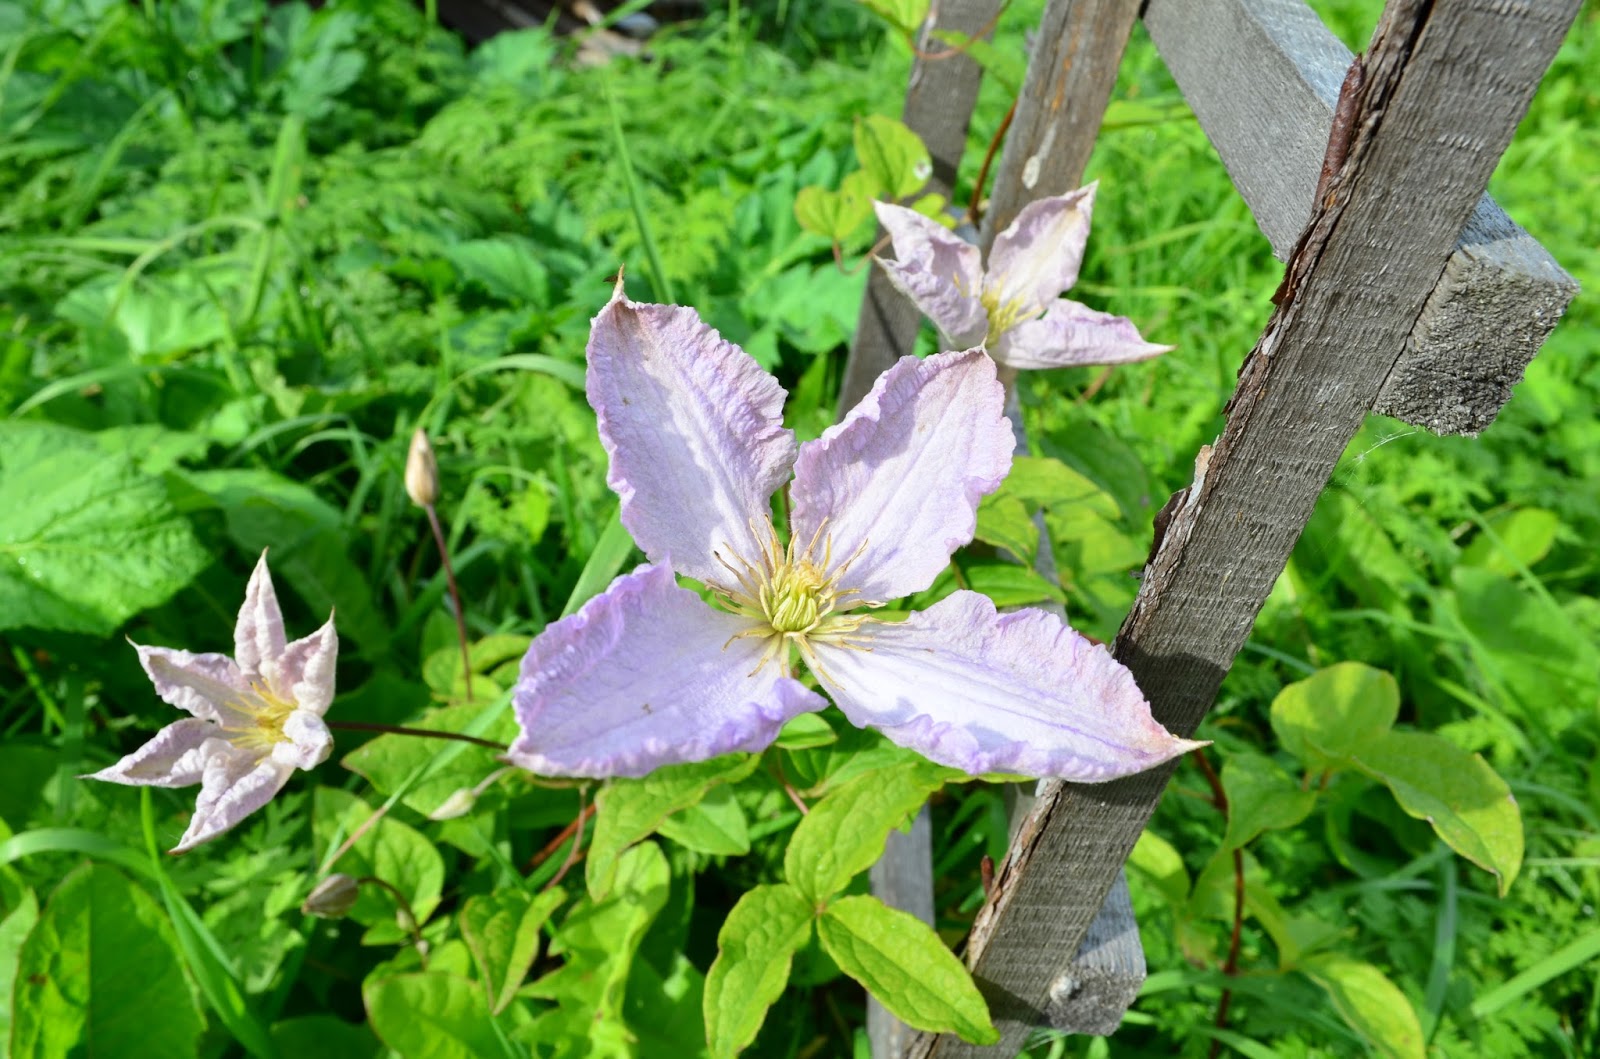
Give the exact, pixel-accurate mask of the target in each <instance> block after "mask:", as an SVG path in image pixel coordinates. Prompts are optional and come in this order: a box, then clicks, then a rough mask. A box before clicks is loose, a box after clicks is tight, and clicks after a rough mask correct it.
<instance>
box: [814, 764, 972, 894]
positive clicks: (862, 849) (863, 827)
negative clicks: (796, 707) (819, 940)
mask: <svg viewBox="0 0 1600 1059" xmlns="http://www.w3.org/2000/svg"><path fill="white" fill-rule="evenodd" d="M961 775H963V773H960V772H957V771H956V770H954V769H947V768H942V767H941V766H938V765H934V764H931V763H929V762H926V761H918V762H915V763H912V764H907V765H901V766H897V767H895V768H889V769H878V770H876V771H874V772H868V773H866V774H864V775H861V776H857V777H856V778H855V779H853V780H851V781H850V782H849V783H846V784H844V785H843V786H841V787H839V788H838V789H836V790H834V791H832V792H830V793H829V794H828V795H827V797H825V798H823V799H822V800H821V801H820V802H818V803H817V804H815V805H813V806H812V807H811V812H810V813H808V814H806V816H805V817H804V818H803V819H802V820H801V821H800V823H799V824H798V825H797V826H796V827H795V829H794V834H793V835H792V836H791V837H790V839H789V848H788V850H787V851H786V852H785V853H784V856H783V873H784V877H785V878H787V879H788V880H789V882H790V883H791V884H793V885H794V886H795V887H796V888H797V889H799V891H800V892H801V893H802V894H805V895H806V897H807V898H809V899H810V900H812V901H817V902H821V901H825V900H827V899H828V898H829V897H831V896H832V895H834V894H836V893H838V892H839V891H840V890H843V889H844V888H845V886H846V885H847V884H849V882H850V880H851V879H853V878H855V877H856V875H858V874H860V873H861V872H864V871H866V870H867V869H868V868H870V867H871V866H872V864H873V863H874V862H875V861H876V860H877V859H878V858H879V857H881V856H882V855H883V845H884V843H885V842H886V841H887V840H888V838H889V831H890V830H891V829H892V828H896V827H899V826H900V825H901V824H903V823H905V822H906V820H907V819H909V818H910V816H911V815H912V814H913V813H915V812H916V811H917V810H918V809H920V808H921V807H922V803H923V802H925V801H927V800H928V795H930V794H932V793H933V792H934V791H936V790H938V789H939V788H940V787H942V786H944V785H945V783H946V782H948V781H949V780H950V779H953V778H955V777H959V776H961Z"/></svg>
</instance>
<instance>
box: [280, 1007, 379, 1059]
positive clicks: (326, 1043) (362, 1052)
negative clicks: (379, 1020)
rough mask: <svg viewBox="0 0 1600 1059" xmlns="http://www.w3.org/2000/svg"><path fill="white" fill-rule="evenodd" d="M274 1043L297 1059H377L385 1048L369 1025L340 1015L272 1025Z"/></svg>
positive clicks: (319, 1016)
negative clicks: (348, 1019)
mask: <svg viewBox="0 0 1600 1059" xmlns="http://www.w3.org/2000/svg"><path fill="white" fill-rule="evenodd" d="M272 1043H273V1044H274V1045H275V1046H277V1049H278V1053H279V1054H280V1055H286V1056H287V1055H292V1056H294V1059H375V1057H376V1056H377V1054H378V1052H379V1051H380V1050H382V1048H383V1046H382V1045H381V1044H379V1043H378V1039H377V1038H376V1037H374V1036H373V1035H372V1030H371V1029H370V1028H368V1027H367V1026H365V1025H362V1024H359V1023H353V1022H346V1021H345V1020H344V1019H342V1018H340V1017H339V1016H337V1015H300V1016H297V1017H295V1018H292V1019H284V1020H283V1021H282V1022H275V1023H273V1024H272Z"/></svg>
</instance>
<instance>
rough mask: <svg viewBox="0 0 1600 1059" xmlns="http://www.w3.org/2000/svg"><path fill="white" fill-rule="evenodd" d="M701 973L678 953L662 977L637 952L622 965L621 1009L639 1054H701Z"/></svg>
mask: <svg viewBox="0 0 1600 1059" xmlns="http://www.w3.org/2000/svg"><path fill="white" fill-rule="evenodd" d="M705 985H706V977H705V975H703V974H701V973H700V970H699V968H697V967H695V965H694V964H693V963H692V962H691V961H690V960H689V958H688V957H687V956H685V955H684V954H683V953H681V952H675V953H673V954H672V956H671V963H670V965H669V970H668V971H667V973H666V974H665V975H664V976H663V975H662V974H661V973H660V972H659V971H657V970H656V968H655V964H653V963H651V962H650V960H648V959H646V958H645V957H644V956H643V955H642V954H641V955H640V956H639V957H638V958H636V959H635V960H634V961H633V963H632V964H631V966H629V968H628V991H627V995H626V996H625V998H624V999H623V1007H622V1010H623V1014H624V1016H625V1017H626V1019H627V1023H628V1028H629V1029H630V1030H632V1031H633V1033H634V1036H635V1037H637V1038H638V1054H639V1055H641V1056H655V1055H660V1056H672V1057H673V1059H680V1057H681V1059H702V1057H704V1056H707V1055H709V1054H710V1052H709V1050H708V1047H707V1044H706V1023H705V1015H704V1010H705Z"/></svg>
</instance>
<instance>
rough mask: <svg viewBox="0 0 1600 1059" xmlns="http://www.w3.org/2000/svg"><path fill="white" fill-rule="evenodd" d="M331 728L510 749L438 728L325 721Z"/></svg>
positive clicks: (491, 741) (488, 740) (486, 740)
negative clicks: (449, 740) (447, 740)
mask: <svg viewBox="0 0 1600 1059" xmlns="http://www.w3.org/2000/svg"><path fill="white" fill-rule="evenodd" d="M324 723H325V724H326V725H327V726H328V727H329V728H342V729H345V730H346V731H350V732H383V733H385V734H388V735H413V736H417V737H419V738H421V739H454V740H455V741H456V742H458V743H471V744H472V745H473V746H484V747H488V748H489V749H490V750H498V751H500V753H502V754H504V753H505V752H506V750H508V749H509V748H508V747H507V746H506V745H505V744H504V743H497V742H495V741H494V740H493V739H479V738H478V737H477V736H475V735H466V734H464V733H462V732H442V731H440V730H439V729H437V728H407V727H406V726H405V725H400V724H379V723H378V722H376V721H324Z"/></svg>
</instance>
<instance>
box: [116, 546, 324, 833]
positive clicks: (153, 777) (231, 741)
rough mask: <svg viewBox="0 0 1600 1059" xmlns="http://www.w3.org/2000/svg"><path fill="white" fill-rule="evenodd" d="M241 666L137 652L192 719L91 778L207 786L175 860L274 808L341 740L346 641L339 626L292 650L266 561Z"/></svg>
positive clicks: (242, 621) (244, 626)
mask: <svg viewBox="0 0 1600 1059" xmlns="http://www.w3.org/2000/svg"><path fill="white" fill-rule="evenodd" d="M233 641H234V657H232V658H229V657H228V656H227V655H221V654H192V653H191V652H189V651H179V650H174V649H172V648H169V647H144V646H141V645H139V644H134V647H135V648H136V649H137V650H138V652H139V663H140V664H141V665H143V666H144V671H145V672H146V673H148V674H149V675H150V679H151V681H152V682H154V684H155V688H156V694H158V695H160V696H161V698H162V699H164V700H165V701H167V702H169V703H171V704H172V705H173V706H176V707H178V709H180V710H183V711H184V712H186V713H189V714H191V715H192V716H189V717H186V718H184V719H183V720H181V721H175V722H173V723H172V724H169V725H167V726H166V727H165V728H163V729H161V731H159V732H157V733H156V734H155V737H154V738H153V739H151V740H150V741H149V742H148V743H146V744H145V745H144V746H142V747H140V748H139V749H138V750H135V751H134V752H133V753H131V754H129V755H128V756H127V757H125V758H123V759H122V760H121V761H119V762H117V763H116V764H115V765H112V766H111V767H110V768H105V769H101V770H100V771H99V772H96V773H93V774H92V775H89V776H87V777H85V778H86V779H95V780H106V781H108V782H111V783H127V784H132V785H135V786H143V787H187V786H190V785H191V784H195V783H198V784H200V797H199V800H198V802H197V803H196V805H195V810H194V816H193V818H192V819H191V820H190V821H189V828H188V830H187V831H185V832H184V834H183V838H182V839H180V840H179V842H178V844H177V845H176V846H175V847H173V849H172V852H173V853H186V852H188V851H189V850H191V849H193V848H194V847H195V846H198V845H199V844H200V843H202V842H205V841H208V840H210V839H213V838H215V837H217V836H218V835H220V834H222V832H224V831H226V830H228V829H229V828H231V827H233V826H234V825H235V824H237V823H238V822H239V821H240V820H243V819H244V818H245V817H246V816H248V815H250V814H251V813H253V812H255V811H256V810H257V809H259V808H261V807H262V806H263V805H266V804H267V802H269V801H271V800H272V796H273V795H275V794H277V793H278V791H280V790H281V789H283V785H284V784H285V783H287V782H288V780H289V776H290V774H291V773H293V772H294V770H295V769H297V768H298V769H311V768H315V767H316V766H318V765H320V764H321V763H322V762H324V761H326V760H327V758H328V754H329V753H331V752H332V750H333V737H332V736H331V735H330V734H329V732H328V726H327V725H326V724H325V723H324V722H323V720H322V715H323V714H324V713H326V712H327V709H328V704H329V703H331V702H332V701H333V676H334V663H335V661H336V659H337V657H338V653H339V637H338V634H337V633H335V632H334V629H333V617H332V615H330V616H329V617H328V621H327V624H325V625H323V626H322V628H320V629H318V630H317V631H316V632H314V633H312V634H311V635H310V636H307V637H305V638H304V639H300V640H296V641H295V642H294V643H288V642H286V638H285V636H284V631H283V612H282V611H281V610H280V609H279V607H278V597H277V593H276V592H274V591H273V588H272V575H271V574H270V573H268V571H267V556H266V553H265V552H263V553H262V554H261V559H260V560H259V561H258V562H257V563H256V568H255V572H254V573H252V574H251V575H250V584H249V586H248V587H247V588H246V589H245V595H244V606H243V607H242V608H240V610H239V619H238V622H237V623H236V624H235V626H234V632H233Z"/></svg>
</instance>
